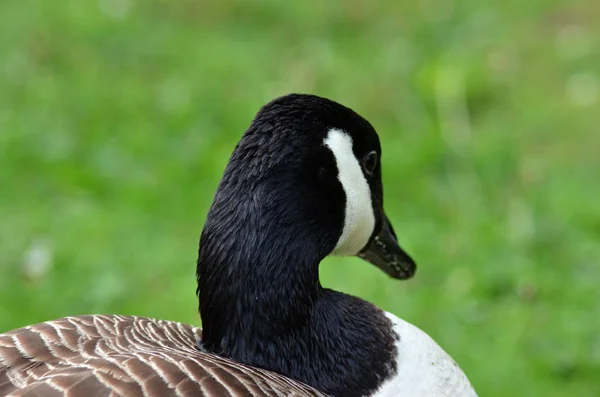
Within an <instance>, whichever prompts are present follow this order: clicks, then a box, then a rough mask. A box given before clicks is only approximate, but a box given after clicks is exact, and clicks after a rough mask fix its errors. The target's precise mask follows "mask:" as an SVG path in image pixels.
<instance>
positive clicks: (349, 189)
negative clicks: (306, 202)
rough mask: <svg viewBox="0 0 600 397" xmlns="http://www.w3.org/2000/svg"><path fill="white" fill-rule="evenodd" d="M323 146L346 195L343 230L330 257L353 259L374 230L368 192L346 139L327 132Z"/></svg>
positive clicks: (360, 170)
mask: <svg viewBox="0 0 600 397" xmlns="http://www.w3.org/2000/svg"><path fill="white" fill-rule="evenodd" d="M324 143H325V146H327V147H328V148H329V149H330V150H331V152H332V153H333V156H334V157H335V162H336V164H337V168H338V179H339V181H340V183H341V184H342V188H343V189H344V192H345V193H346V211H345V216H344V229H343V230H342V235H341V236H340V239H339V240H338V242H337V245H336V246H335V248H334V249H333V252H331V255H339V256H344V255H356V254H358V252H359V251H360V250H362V249H363V248H364V247H365V246H366V245H367V243H368V241H369V238H370V237H371V235H372V234H373V229H374V228H375V215H374V213H373V204H372V202H371V189H370V188H369V184H368V183H367V180H366V179H365V176H364V174H363V172H362V169H361V166H360V164H359V162H358V160H357V158H356V156H354V152H353V151H352V138H351V137H350V135H348V134H346V133H345V132H344V131H341V130H338V129H331V130H329V132H328V134H327V137H326V138H325V141H324Z"/></svg>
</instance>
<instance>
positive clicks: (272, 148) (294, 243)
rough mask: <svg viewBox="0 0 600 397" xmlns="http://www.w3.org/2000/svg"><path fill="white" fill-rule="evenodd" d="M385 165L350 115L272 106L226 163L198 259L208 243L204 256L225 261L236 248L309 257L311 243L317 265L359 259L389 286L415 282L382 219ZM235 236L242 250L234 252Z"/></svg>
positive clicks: (324, 106)
mask: <svg viewBox="0 0 600 397" xmlns="http://www.w3.org/2000/svg"><path fill="white" fill-rule="evenodd" d="M381 158H382V151H381V145H380V142H379V137H378V135H377V133H376V132H375V129H374V128H373V127H372V126H371V124H370V123H369V122H368V121H367V120H365V119H364V118H362V117H361V116H360V115H358V114H357V113H355V112H354V111H353V110H351V109H349V108H347V107H345V106H342V105H341V104H338V103H336V102H333V101H331V100H328V99H325V98H321V97H317V96H313V95H301V94H291V95H287V96H283V97H280V98H277V99H275V100H273V101H272V102H270V103H268V104H266V105H265V106H264V107H263V108H262V109H261V110H260V111H259V112H258V113H257V115H256V117H255V118H254V120H253V121H252V123H251V125H250V127H249V128H248V130H247V131H246V133H245V134H244V135H243V137H242V139H241V141H240V142H239V144H238V145H237V147H236V148H235V150H234V152H233V154H232V156H231V158H230V160H229V163H228V165H227V167H226V169H225V172H224V175H223V178H222V181H221V183H220V185H219V188H218V190H217V193H216V195H215V199H214V202H213V205H212V207H211V209H210V211H209V214H208V217H207V222H206V225H205V229H204V231H203V236H202V240H204V241H201V244H200V257H201V258H200V259H202V253H203V243H205V244H206V245H207V247H206V253H207V254H210V253H211V251H210V250H211V246H212V245H213V244H211V242H212V243H217V244H216V245H217V247H218V250H217V251H219V252H218V253H220V254H225V252H224V251H225V250H227V249H236V248H237V249H239V250H241V251H238V252H239V254H242V253H246V254H251V252H252V251H254V250H252V248H251V247H249V245H255V246H256V247H257V248H260V249H262V250H266V251H269V252H270V251H272V250H273V249H275V248H281V247H278V246H279V245H281V244H282V243H283V244H285V243H287V244H288V245H289V247H293V248H297V249H298V251H300V252H303V251H305V250H306V249H307V248H308V247H302V244H303V243H307V245H310V248H311V249H313V250H314V252H312V253H311V254H312V255H317V256H319V260H320V259H322V258H323V257H324V256H327V255H333V256H358V257H360V258H362V259H364V260H366V261H368V262H370V263H372V264H373V265H375V266H377V267H378V268H380V269H381V270H383V271H384V272H385V273H387V274H388V275H389V276H391V277H393V278H396V279H407V278H410V277H412V276H413V274H414V273H415V269H416V265H415V262H414V261H413V260H412V258H411V257H410V256H409V255H408V254H407V253H406V252H405V251H404V250H403V249H402V248H401V246H400V245H399V243H398V239H397V237H396V233H395V232H394V229H393V227H392V225H391V223H390V221H389V219H388V217H387V216H386V214H385V211H384V207H383V184H382V179H381V169H382V166H381ZM228 228H229V229H232V230H227V229H228ZM234 228H240V229H243V230H244V231H245V232H246V233H248V235H247V236H246V238H243V236H234V235H235V234H236V233H235V231H236V230H237V231H241V230H240V229H236V230H233V229H234ZM216 235H220V237H217V236H216ZM212 236H214V237H215V238H221V239H222V240H221V241H214V239H212V238H211V237H212ZM239 237H241V238H242V240H244V241H245V243H246V245H245V246H243V247H240V246H239V245H238V246H235V244H232V243H233V240H237V239H238V238H239ZM227 238H231V239H232V240H231V241H226V239H227ZM315 239H316V240H317V241H318V244H314V240H315ZM211 240H213V241H211ZM309 241H310V242H311V243H309ZM232 245H233V246H232ZM213 253H215V254H216V253H217V252H213ZM230 253H231V252H230ZM273 254H274V255H277V254H280V255H283V252H275V251H273ZM307 254H308V253H307ZM234 256H235V255H234ZM284 256H285V255H284ZM282 259H284V258H282ZM199 262H200V261H199ZM200 264H201V263H199V265H200Z"/></svg>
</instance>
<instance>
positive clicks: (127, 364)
mask: <svg viewBox="0 0 600 397" xmlns="http://www.w3.org/2000/svg"><path fill="white" fill-rule="evenodd" d="M201 334H202V331H201V330H200V329H199V328H196V327H192V326H189V325H184V324H181V323H177V322H172V321H165V320H155V319H150V318H144V317H130V316H116V315H115V316H106V315H89V316H77V317H65V318H62V319H58V320H55V321H48V322H45V323H40V324H36V325H31V326H28V327H24V328H20V329H16V330H14V331H10V332H7V333H4V334H0V396H10V397H38V396H39V397H42V396H44V397H54V396H56V397H63V396H64V397H66V396H86V397H105V396H106V397H117V396H127V397H137V396H140V397H142V396H143V397H154V396H156V397H171V396H181V397H188V396H189V397H191V396H194V397H197V396H207V397H208V396H239V397H245V396H315V397H316V396H325V395H324V394H322V393H320V392H319V391H317V390H315V389H313V388H311V387H309V386H306V385H304V384H302V383H300V382H297V381H293V380H291V379H288V378H286V377H284V376H282V375H279V374H277V373H274V372H270V371H267V370H263V369H260V368H253V367H250V366H246V365H243V364H240V363H237V362H234V361H231V360H228V359H225V358H221V357H218V356H215V355H212V354H208V353H204V352H201V351H199V350H198V348H196V341H197V340H198V339H199V338H200V337H201Z"/></svg>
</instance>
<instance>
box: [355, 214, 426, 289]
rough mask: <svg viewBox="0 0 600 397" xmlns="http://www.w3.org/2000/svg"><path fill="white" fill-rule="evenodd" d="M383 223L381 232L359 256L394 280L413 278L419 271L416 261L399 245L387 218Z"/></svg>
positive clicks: (384, 218) (384, 217) (385, 217)
mask: <svg viewBox="0 0 600 397" xmlns="http://www.w3.org/2000/svg"><path fill="white" fill-rule="evenodd" d="M382 222H383V224H382V225H381V231H380V232H379V233H378V234H377V235H375V236H374V237H373V238H372V239H371V241H369V243H368V244H367V246H366V247H365V248H363V250H362V251H360V252H359V253H358V256H359V257H360V258H362V259H364V260H366V261H368V262H371V263H372V264H374V265H375V266H377V267H378V268H380V269H381V270H383V271H384V272H386V273H387V274H388V275H389V276H391V277H393V278H399V279H407V278H411V277H412V276H413V275H414V274H415V270H416V269H417V265H416V264H415V261H413V259H412V258H411V257H410V256H409V255H408V254H407V253H406V252H405V251H404V250H403V249H402V248H401V247H400V245H398V240H397V238H396V233H394V229H393V228H392V225H391V224H390V221H389V220H388V218H387V216H385V215H383V220H382Z"/></svg>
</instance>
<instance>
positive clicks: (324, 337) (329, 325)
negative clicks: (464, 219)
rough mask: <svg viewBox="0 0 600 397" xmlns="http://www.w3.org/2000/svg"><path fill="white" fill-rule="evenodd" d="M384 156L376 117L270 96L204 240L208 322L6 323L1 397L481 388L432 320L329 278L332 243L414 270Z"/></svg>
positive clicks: (202, 292) (401, 270) (348, 395)
mask: <svg viewBox="0 0 600 397" xmlns="http://www.w3.org/2000/svg"><path fill="white" fill-rule="evenodd" d="M380 157H381V148H380V144H379V138H378V137H377V134H376V132H375V130H374V129H373V127H372V126H371V125H370V124H369V123H368V122H367V121H366V120H365V119H363V118H362V117H361V116H359V115H358V114H356V113H355V112H353V111H352V110H350V109H348V108H346V107H344V106H342V105H340V104H338V103H336V102H333V101H330V100H327V99H324V98H319V97H316V96H312V95H298V94H293V95H288V96H284V97H281V98H278V99H276V100H274V101H272V102H270V103H269V104H267V105H265V106H264V107H263V108H262V109H261V110H260V111H259V112H258V114H257V116H256V117H255V119H254V120H253V122H252V124H251V125H250V127H249V128H248V130H247V131H246V133H245V134H244V135H243V136H242V139H241V141H240V142H239V144H238V145H237V147H236V148H235V150H234V152H233V154H232V156H231V158H230V160H229V163H228V165H227V167H226V169H225V172H224V174H223V178H222V180H221V183H220V184H219V187H218V189H217V192H216V194H215V198H214V201H213V204H212V206H211V208H210V210H209V213H208V216H207V220H206V223H205V226H204V229H203V232H202V235H201V238H200V249H199V254H198V262H197V281H198V291H197V292H198V295H199V301H200V305H199V311H200V315H201V317H202V323H203V330H202V331H201V330H200V329H198V328H195V327H192V326H189V325H184V324H180V323H175V322H169V321H162V320H154V319H149V318H139V317H126V316H103V315H96V316H78V317H67V318H63V319H59V320H55V321H49V322H45V323H41V324H37V325H32V326H28V327H25V328H21V329H17V330H13V331H10V332H7V333H4V334H0V396H5V395H8V396H15V397H16V396H23V397H30V396H72V397H103V396H138V395H139V396H164V397H170V396H190V397H191V396H325V395H329V396H339V397H354V396H356V397H360V396H372V397H391V396H399V397H408V396H412V397H421V396H422V397H425V396H431V397H436V396H438V397H441V396H455V397H467V396H476V394H475V392H474V390H473V388H472V387H471V385H470V383H469V381H468V380H467V378H466V376H465V375H464V373H463V372H462V371H461V370H460V368H459V367H458V366H457V365H456V363H455V362H454V361H453V360H452V359H451V358H450V357H449V356H448V355H447V354H446V353H445V352H444V350H443V349H442V348H441V347H439V346H438V345H437V343H435V342H434V341H433V340H432V339H431V338H430V337H429V336H427V334H425V333H424V332H423V331H421V330H420V329H418V328H417V327H415V326H413V325H411V324H409V323H407V322H405V321H403V320H401V319H399V318H397V317H396V316H394V315H392V314H390V313H386V312H384V311H382V310H381V309H379V308H377V307H375V306H374V305H372V304H370V303H368V302H365V301H363V300H361V299H359V298H357V297H353V296H349V295H346V294H343V293H339V292H335V291H332V290H329V289H326V288H323V287H322V286H321V283H320V281H319V277H318V266H319V263H320V261H321V260H322V259H323V258H324V257H326V256H328V255H341V256H354V255H357V256H359V257H361V258H363V259H365V260H366V261H368V262H370V263H372V264H374V265H375V266H377V267H379V268H381V269H382V270H383V271H384V272H386V273H387V274H388V275H390V276H391V277H393V278H399V279H403V278H409V277H411V276H412V275H413V274H414V271H415V264H414V262H413V260H412V259H411V258H410V257H409V256H408V255H407V254H406V253H405V252H404V251H403V250H402V248H400V246H399V245H398V242H397V238H396V234H395V232H394V230H393V228H392V226H391V224H390V222H389V220H388V219H387V217H386V216H385V213H384V211H383V188H382V183H381V166H380Z"/></svg>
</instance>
